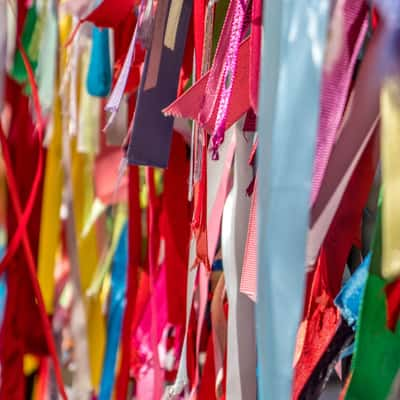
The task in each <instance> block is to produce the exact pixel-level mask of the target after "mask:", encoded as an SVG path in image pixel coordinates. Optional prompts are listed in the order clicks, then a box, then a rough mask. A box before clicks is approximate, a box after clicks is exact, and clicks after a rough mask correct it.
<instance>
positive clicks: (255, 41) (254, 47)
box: [249, 0, 262, 112]
mask: <svg viewBox="0 0 400 400" xmlns="http://www.w3.org/2000/svg"><path fill="white" fill-rule="evenodd" d="M261 32H262V0H253V4H252V15H251V38H250V68H249V74H250V76H249V81H250V104H251V106H252V107H253V110H254V111H255V112H257V111H258V85H259V80H260V62H261V61H260V60H261Z"/></svg>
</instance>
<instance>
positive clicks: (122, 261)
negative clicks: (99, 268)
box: [98, 224, 128, 400]
mask: <svg viewBox="0 0 400 400" xmlns="http://www.w3.org/2000/svg"><path fill="white" fill-rule="evenodd" d="M127 265H128V225H127V224H125V226H124V228H123V230H122V232H121V236H120V238H119V241H118V245H117V248H116V250H115V254H114V259H113V263H112V272H111V292H110V303H109V309H108V320H107V342H106V352H105V356H104V363H103V371H102V376H101V383H100V391H99V398H98V399H99V400H109V399H111V397H112V392H113V387H114V381H115V364H116V359H117V353H118V344H119V340H120V336H121V328H122V319H123V314H124V308H125V303H126V279H127Z"/></svg>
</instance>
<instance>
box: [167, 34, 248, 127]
mask: <svg viewBox="0 0 400 400" xmlns="http://www.w3.org/2000/svg"><path fill="white" fill-rule="evenodd" d="M249 42H250V39H248V38H247V39H245V40H244V41H243V42H242V43H241V45H240V47H239V50H238V55H237V58H238V59H237V67H236V77H235V80H234V81H233V83H232V84H233V87H232V98H231V100H230V102H229V107H228V109H227V116H226V121H225V129H229V128H230V127H231V126H232V125H233V124H234V123H235V122H236V121H237V120H238V119H239V118H241V117H242V116H243V114H245V113H246V111H248V110H249V108H250V98H249V57H250V43H249ZM209 79H210V72H208V73H206V74H205V75H203V76H202V77H201V78H200V79H199V80H198V81H197V82H196V83H195V84H194V85H193V86H192V87H191V88H190V89H189V90H187V91H186V92H185V93H184V94H182V95H181V96H180V97H178V98H177V99H176V100H175V101H174V102H172V103H171V104H169V105H168V107H166V108H164V110H163V113H164V114H165V115H172V116H174V117H182V118H190V119H193V120H196V121H197V122H198V123H200V125H201V126H202V127H203V128H204V129H205V130H206V131H207V132H212V131H213V130H214V129H215V126H216V119H217V112H216V111H215V112H213V114H212V116H211V117H210V119H209V120H208V121H206V122H201V121H200V119H199V113H200V112H201V110H202V107H203V97H204V94H205V93H206V90H207V85H208V80H209Z"/></svg>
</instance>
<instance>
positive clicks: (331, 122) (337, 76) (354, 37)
mask: <svg viewBox="0 0 400 400" xmlns="http://www.w3.org/2000/svg"><path fill="white" fill-rule="evenodd" d="M367 12H368V7H367V5H366V4H365V2H364V1H363V0H357V1H348V0H339V1H337V2H336V5H335V8H334V12H333V17H332V21H331V33H330V38H329V43H328V47H327V54H326V60H325V67H324V72H323V78H322V87H321V111H320V117H319V127H318V136H317V147H316V154H315V159H314V172H313V185H312V195H311V203H314V202H315V200H316V197H317V195H318V191H319V189H320V187H321V184H322V179H323V177H324V174H325V170H326V167H327V164H328V160H329V156H330V154H331V152H332V149H333V147H334V144H335V140H336V133H337V130H338V128H339V124H340V122H341V120H342V117H343V112H344V110H345V106H346V102H347V98H348V92H349V88H350V85H351V81H352V77H353V72H354V67H355V64H356V61H357V57H358V55H359V53H360V49H361V46H362V45H363V43H364V39H365V36H366V33H367V28H368V15H367Z"/></svg>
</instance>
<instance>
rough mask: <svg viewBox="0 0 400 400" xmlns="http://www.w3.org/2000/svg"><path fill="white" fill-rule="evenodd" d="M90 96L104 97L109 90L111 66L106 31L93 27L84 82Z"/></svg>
mask: <svg viewBox="0 0 400 400" xmlns="http://www.w3.org/2000/svg"><path fill="white" fill-rule="evenodd" d="M86 88H87V91H88V93H89V94H90V95H92V96H96V97H105V96H107V95H108V94H109V93H110V90H111V64H110V45H109V39H108V29H102V28H97V27H95V26H94V27H93V31H92V52H91V54H90V63H89V69H88V74H87V80H86Z"/></svg>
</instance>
